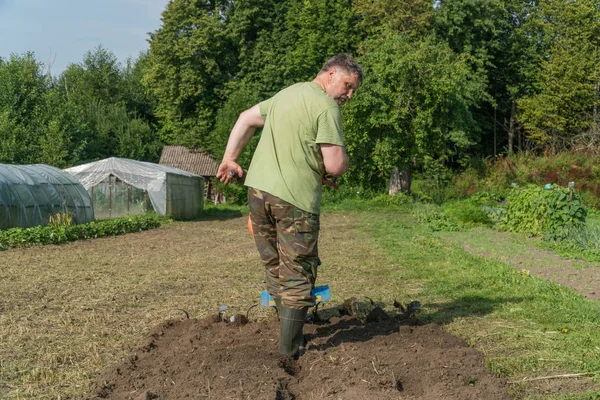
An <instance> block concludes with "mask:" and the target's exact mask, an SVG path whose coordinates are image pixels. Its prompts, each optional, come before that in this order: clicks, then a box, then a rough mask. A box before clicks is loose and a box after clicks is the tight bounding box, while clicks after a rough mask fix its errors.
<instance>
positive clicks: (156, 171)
mask: <svg viewBox="0 0 600 400" xmlns="http://www.w3.org/2000/svg"><path fill="white" fill-rule="evenodd" d="M65 171H66V172H68V173H70V174H71V175H72V176H73V177H74V178H75V179H77V180H78V181H79V182H80V183H81V184H82V185H83V187H84V188H85V189H86V190H87V191H88V193H89V194H90V197H91V198H92V203H93V205H94V213H95V216H96V218H115V217H122V216H127V215H136V214H145V213H147V212H151V211H154V212H156V213H157V214H160V215H169V216H171V217H172V218H174V219H193V218H197V217H199V216H200V214H201V213H202V209H203V207H204V178H202V177H201V176H198V175H195V174H192V173H190V172H187V171H183V170H181V169H178V168H174V167H169V166H166V165H160V164H154V163H150V162H145V161H136V160H130V159H126V158H117V157H111V158H107V159H104V160H100V161H96V162H91V163H88V164H84V165H79V166H76V167H72V168H67V169H65Z"/></svg>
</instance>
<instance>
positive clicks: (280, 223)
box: [217, 54, 363, 358]
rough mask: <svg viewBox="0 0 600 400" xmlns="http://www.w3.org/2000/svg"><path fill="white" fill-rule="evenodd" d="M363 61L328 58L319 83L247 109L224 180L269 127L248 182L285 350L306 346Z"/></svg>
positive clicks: (226, 159)
mask: <svg viewBox="0 0 600 400" xmlns="http://www.w3.org/2000/svg"><path fill="white" fill-rule="evenodd" d="M362 79H363V72H362V69H361V68H360V66H359V65H358V64H357V63H356V62H355V61H354V60H353V59H352V58H351V57H350V56H348V55H347V54H339V55H337V56H335V57H333V58H331V59H329V60H328V61H327V62H326V63H325V65H324V66H323V68H322V69H321V71H320V72H319V73H318V74H317V76H316V78H315V79H314V80H313V81H312V82H303V83H297V84H295V85H292V86H290V87H288V88H286V89H283V90H282V91H280V92H279V93H277V94H276V95H275V96H273V97H272V98H270V99H268V100H266V101H263V102H261V103H259V104H256V105H255V106H253V107H251V108H249V109H248V110H246V111H244V112H242V113H241V114H240V116H239V118H238V120H237V122H236V123H235V125H234V127H233V129H232V131H231V134H230V136H229V141H228V142H227V148H226V150H225V155H224V156H223V161H222V162H221V165H220V166H219V170H218V172H217V178H218V179H220V180H221V182H224V183H226V184H227V183H229V182H231V181H232V180H233V179H236V178H237V177H242V175H243V170H242V168H241V167H240V166H239V165H238V164H237V159H238V157H239V156H240V154H241V152H242V150H243V149H244V147H245V146H246V144H247V143H248V141H249V140H250V139H251V137H252V136H253V134H254V131H255V130H256V128H259V127H264V128H263V132H262V135H261V138H260V141H259V143H258V146H257V148H256V151H255V153H254V155H253V158H252V162H251V163H250V168H249V169H248V174H247V176H246V179H245V185H246V186H248V187H249V188H248V204H249V206H250V219H251V221H252V230H253V232H254V239H255V241H256V247H257V248H258V251H259V253H260V256H261V259H262V261H263V262H264V264H265V267H266V283H267V290H268V292H269V294H271V296H273V298H274V299H275V302H276V304H277V310H278V313H279V319H280V341H279V351H280V353H281V354H283V355H286V356H291V357H294V358H297V357H299V356H300V355H302V352H303V351H304V336H303V334H302V328H303V326H304V321H305V318H306V313H307V310H308V308H309V307H310V306H313V305H314V299H313V297H312V295H311V290H312V289H313V288H314V284H315V280H316V277H317V267H318V264H319V257H318V247H317V241H318V236H319V206H320V202H321V193H322V183H323V182H324V181H325V178H324V177H325V175H326V174H328V175H331V176H340V175H342V174H343V173H344V172H345V171H346V170H347V169H348V156H347V154H346V151H345V149H344V141H343V138H342V132H341V115H340V110H339V106H340V105H342V104H344V103H345V102H346V101H348V100H349V99H350V98H351V97H352V95H353V94H354V92H355V91H356V89H357V87H358V86H359V85H360V84H361V83H362Z"/></svg>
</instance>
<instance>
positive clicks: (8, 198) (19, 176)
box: [0, 164, 94, 229]
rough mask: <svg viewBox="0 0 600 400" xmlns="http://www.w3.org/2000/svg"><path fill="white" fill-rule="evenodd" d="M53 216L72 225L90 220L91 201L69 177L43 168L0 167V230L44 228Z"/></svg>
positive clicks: (33, 166)
mask: <svg viewBox="0 0 600 400" xmlns="http://www.w3.org/2000/svg"><path fill="white" fill-rule="evenodd" d="M57 214H60V215H61V217H60V218H61V219H62V218H64V216H68V217H69V218H71V222H70V223H72V224H82V223H87V222H90V221H93V220H94V210H93V208H92V200H91V198H90V196H89V194H88V193H87V192H86V190H85V189H84V188H83V186H82V185H81V184H80V183H79V181H77V180H76V179H75V178H73V177H72V176H71V175H69V174H67V173H65V172H63V171H61V170H60V169H58V168H55V167H52V166H50V165H45V164H35V165H9V164H0V229H9V228H16V227H19V228H30V227H33V226H38V225H47V224H48V223H49V222H50V217H56V216H57Z"/></svg>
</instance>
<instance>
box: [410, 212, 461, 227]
mask: <svg viewBox="0 0 600 400" xmlns="http://www.w3.org/2000/svg"><path fill="white" fill-rule="evenodd" d="M414 216H415V217H416V218H417V220H418V221H419V222H420V223H422V224H426V225H427V226H428V227H429V228H431V230H433V231H434V232H438V231H445V232H457V231H460V230H461V227H460V226H459V225H458V224H456V223H455V222H454V221H452V219H451V218H450V217H448V216H447V215H446V214H445V213H443V212H439V211H436V210H432V209H429V210H427V209H426V210H417V211H416V212H415V213H414Z"/></svg>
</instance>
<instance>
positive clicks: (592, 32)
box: [518, 0, 600, 153]
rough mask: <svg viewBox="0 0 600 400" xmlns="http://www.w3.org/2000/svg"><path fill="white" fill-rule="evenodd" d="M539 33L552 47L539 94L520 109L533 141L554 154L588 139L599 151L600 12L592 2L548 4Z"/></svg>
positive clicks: (542, 12) (543, 65)
mask: <svg viewBox="0 0 600 400" xmlns="http://www.w3.org/2000/svg"><path fill="white" fill-rule="evenodd" d="M538 21H539V27H540V34H541V35H542V37H543V38H544V41H545V42H546V43H551V44H550V46H549V47H548V52H547V53H546V54H545V55H544V57H543V58H542V60H541V68H540V69H539V70H538V73H537V76H536V81H535V83H536V85H535V87H534V91H533V92H531V93H529V94H528V95H527V96H525V97H524V98H522V99H521V100H520V101H519V102H518V105H519V107H520V109H521V112H520V118H521V120H522V121H523V123H524V127H525V130H526V131H527V133H528V136H529V139H530V140H531V141H532V142H534V143H535V144H537V145H538V146H540V147H546V148H549V149H550V150H551V151H552V152H553V153H556V152H558V151H563V150H567V149H569V148H571V147H572V145H573V144H574V142H576V141H581V140H582V139H583V141H584V143H583V145H589V144H591V145H593V146H596V145H597V143H599V141H600V138H598V137H596V135H591V136H590V135H589V133H590V132H594V129H597V127H596V124H597V119H596V122H594V121H595V120H594V113H596V118H597V104H598V97H597V95H598V82H599V74H600V73H599V68H600V62H599V57H598V52H597V51H598V47H599V46H600V10H599V9H598V8H597V5H596V4H595V2H593V1H591V0H581V1H569V2H565V1H561V0H552V1H548V2H543V3H542V5H541V9H540V14H539V16H538Z"/></svg>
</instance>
